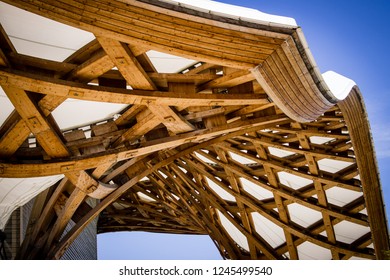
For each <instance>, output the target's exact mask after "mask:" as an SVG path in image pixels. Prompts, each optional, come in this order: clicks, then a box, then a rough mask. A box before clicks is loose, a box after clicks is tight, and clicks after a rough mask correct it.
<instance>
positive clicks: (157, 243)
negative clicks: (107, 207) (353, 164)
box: [98, 0, 390, 259]
mask: <svg viewBox="0 0 390 280" xmlns="http://www.w3.org/2000/svg"><path fill="white" fill-rule="evenodd" d="M220 2H224V3H229V4H234V5H240V6H244V7H248V8H254V9H257V10H260V11H262V12H265V13H270V14H275V15H281V16H288V17H292V18H294V19H295V20H296V21H297V23H298V25H299V26H301V27H302V29H303V33H304V35H305V37H306V40H307V42H308V45H309V48H310V49H311V52H312V53H313V56H314V58H315V60H316V62H317V65H318V67H319V68H320V71H321V72H322V73H324V72H326V71H328V70H332V71H335V72H337V73H339V74H342V75H344V76H346V77H348V78H350V79H352V80H354V81H355V82H356V84H357V85H358V86H359V88H360V90H361V91H362V94H363V98H364V101H365V104H366V108H367V111H368V117H369V120H370V124H371V129H372V135H373V139H374V145H375V150H376V154H377V160H378V164H379V171H380V176H381V182H382V191H383V195H384V200H385V205H386V210H387V216H388V217H389V216H390V209H389V207H390V186H389V185H390V147H389V144H390V122H389V121H390V86H389V85H390V70H389V67H390V55H389V54H388V48H389V45H390V38H389V35H390V32H389V31H388V26H389V23H388V16H389V14H390V2H389V1H386V0H371V1H351V0H327V1H319V0H317V1H316V0H314V1H313V0H312V1H309V0H299V1H293V0H257V1H256V0H253V1H237V0H223V1H220ZM110 235H111V236H110ZM113 240H115V242H114V241H113ZM98 254H99V258H100V259H220V256H219V253H218V251H217V249H216V248H215V246H214V244H213V243H212V241H211V239H210V238H209V237H208V236H181V235H166V234H165V235H162V234H149V233H113V234H103V235H98Z"/></svg>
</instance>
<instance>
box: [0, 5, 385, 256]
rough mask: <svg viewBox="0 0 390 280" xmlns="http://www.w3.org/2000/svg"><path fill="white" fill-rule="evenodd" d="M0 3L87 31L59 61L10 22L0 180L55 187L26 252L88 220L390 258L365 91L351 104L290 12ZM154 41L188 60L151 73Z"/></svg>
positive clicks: (249, 252)
mask: <svg viewBox="0 0 390 280" xmlns="http://www.w3.org/2000/svg"><path fill="white" fill-rule="evenodd" d="M1 2H4V3H7V5H12V6H14V7H17V8H20V9H23V10H25V11H27V12H29V13H33V14H37V15H40V16H42V17H46V18H48V19H51V20H54V21H56V22H59V23H62V24H65V25H68V26H72V27H74V28H77V29H81V30H84V31H87V32H89V34H93V40H91V41H90V42H89V43H87V44H85V45H84V46H82V47H81V48H79V49H77V50H76V51H75V52H74V53H72V54H71V55H70V56H68V57H67V58H66V59H63V60H61V61H55V60H51V59H46V58H41V57H34V56H32V55H26V54H23V53H20V52H18V50H17V48H16V47H15V45H14V42H15V40H13V39H15V38H10V36H9V34H8V33H7V30H6V28H5V27H1V32H0V85H1V87H2V88H3V90H4V93H5V96H6V98H7V100H8V101H9V102H10V104H12V106H13V108H14V110H13V111H12V112H11V113H10V114H9V116H8V117H7V118H6V119H5V120H4V122H3V123H1V122H0V125H1V127H0V177H1V178H3V179H4V180H3V181H1V179H0V188H2V187H4V186H3V185H2V184H1V182H3V183H4V184H5V183H6V182H10V180H9V181H7V180H5V179H11V178H15V180H22V179H24V180H32V179H33V178H37V177H39V178H50V179H48V180H51V181H50V182H52V183H51V184H52V185H51V187H48V188H46V189H45V190H43V191H41V192H40V193H39V194H38V196H37V197H36V199H35V204H34V208H33V211H32V213H31V217H30V222H29V228H28V231H27V235H26V238H25V239H24V242H23V245H22V247H21V249H20V252H19V254H18V258H20V259H42V258H46V259H58V258H60V257H61V256H62V254H63V253H64V252H65V250H66V249H67V248H68V247H69V245H70V244H71V243H72V241H73V240H74V239H75V238H76V237H77V236H78V234H79V233H80V232H81V231H83V229H84V228H85V227H86V226H87V225H88V224H89V223H90V222H91V221H92V220H94V219H95V218H99V221H98V232H99V233H104V232H113V231H150V232H160V233H182V234H207V235H209V236H210V237H211V238H212V240H213V241H214V243H215V244H216V246H217V248H218V249H219V251H220V253H221V255H222V257H223V258H226V259H303V258H305V256H310V257H311V258H319V259H327V258H328V259H351V258H363V259H382V258H384V251H386V250H389V235H388V229H387V221H386V217H385V211H384V206H383V199H382V194H381V190H380V181H379V176H378V170H377V164H376V159H375V155H374V151H373V145H372V139H371V134H370V128H369V124H368V120H367V116H366V111H365V108H364V104H363V101H362V97H361V94H360V92H359V88H358V87H357V86H354V85H351V86H350V87H348V92H347V94H348V96H347V97H345V99H343V98H344V96H343V97H340V96H339V95H338V94H336V93H335V91H334V90H333V89H332V90H331V88H332V87H331V81H330V80H329V81H328V80H327V81H325V80H326V76H325V75H324V76H323V75H321V73H320V72H319V70H318V69H317V67H316V64H315V61H314V59H313V57H312V56H311V54H310V51H309V49H308V46H307V43H306V41H305V39H304V36H303V33H302V30H301V29H300V28H299V27H298V26H296V25H294V23H293V22H291V21H290V22H287V23H286V22H278V21H275V22H271V21H267V20H264V19H261V18H260V19H258V20H256V19H254V18H245V17H244V16H242V17H239V16H232V15H227V14H224V13H223V12H215V11H214V12H211V11H207V10H205V9H201V8H199V7H198V8H197V7H193V6H189V5H185V4H183V3H179V4H178V3H177V2H175V1H165V0H164V1H157V0H139V1H134V0H115V1H114V0H61V1H58V0H34V1H33V0H1ZM179 2H180V1H179ZM4 5H5V4H4ZM48 45H49V44H48ZM151 51H156V52H158V53H165V54H169V55H170V58H171V59H172V58H175V59H176V58H177V59H182V61H184V64H186V65H185V66H182V67H181V69H176V70H174V72H170V73H167V72H165V73H164V72H161V71H158V69H157V67H156V64H155V62H154V60H153V58H152V57H151V55H150V52H151ZM167 64H168V65H167ZM169 64H174V63H172V61H171V60H169V62H168V63H165V66H168V67H169V66H172V65H169ZM330 76H332V75H330ZM67 100H68V101H69V100H71V101H72V102H73V103H72V102H70V103H69V104H70V107H71V109H72V104H73V105H74V107H73V110H74V111H71V112H72V113H71V114H68V115H66V116H65V118H75V119H76V123H77V121H79V123H78V125H76V126H73V127H65V128H64V127H61V125H59V123H60V122H61V121H63V120H61V119H60V118H61V117H59V115H56V114H55V112H57V111H56V110H59V109H58V108H61V106H63V104H65V102H66V101H67ZM2 102H3V101H2ZM83 102H85V103H83ZM88 102H89V103H88ZM97 103H98V104H101V105H103V107H104V106H111V105H112V104H120V105H121V106H122V107H120V108H121V109H120V110H118V109H117V112H115V114H112V116H111V117H109V118H105V119H102V120H93V119H92V118H91V119H90V120H88V121H87V123H85V122H84V121H81V120H78V119H77V116H78V115H79V114H80V115H81V114H82V113H83V112H81V111H80V110H76V109H75V108H79V107H76V104H97ZM4 104H5V103H2V104H1V105H0V106H5V105H4ZM82 106H84V107H82V108H83V109H82V110H85V111H86V112H87V116H88V114H92V113H93V112H92V111H89V110H92V109H91V108H94V107H88V106H89V105H82ZM91 106H92V105H91ZM118 108H119V107H118ZM53 176H54V177H53ZM55 176H57V177H55ZM58 176H59V177H58ZM0 194H1V192H0ZM91 198H93V199H95V200H96V203H95V205H94V206H91V204H89V203H87V201H88V199H91ZM70 220H73V222H74V226H73V227H72V228H71V229H70V230H69V231H67V232H66V233H64V230H65V227H66V225H67V224H68V223H69V221H70Z"/></svg>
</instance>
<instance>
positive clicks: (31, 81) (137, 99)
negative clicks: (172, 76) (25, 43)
mask: <svg viewBox="0 0 390 280" xmlns="http://www.w3.org/2000/svg"><path fill="white" fill-rule="evenodd" d="M253 80H254V78H253ZM0 85H1V86H14V87H18V88H23V89H25V90H28V91H32V92H39V93H42V94H46V95H49V96H51V95H53V96H56V97H62V98H74V99H79V100H88V101H96V102H108V103H122V104H137V105H166V106H185V107H188V106H236V105H265V104H269V101H268V100H267V99H266V96H264V95H253V94H245V93H242V94H223V95H222V94H202V93H198V94H191V93H186V92H178V93H175V92H165V91H164V92H163V91H157V90H156V91H152V90H126V89H116V88H105V87H101V86H99V87H97V86H89V85H85V84H81V83H75V82H69V81H64V80H59V79H53V78H44V77H42V76H38V75H34V74H28V73H20V72H19V73H12V72H8V71H6V70H0Z"/></svg>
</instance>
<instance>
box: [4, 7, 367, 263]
mask: <svg viewBox="0 0 390 280" xmlns="http://www.w3.org/2000/svg"><path fill="white" fill-rule="evenodd" d="M164 1H166V2H176V3H178V4H179V5H182V6H187V7H190V8H196V9H198V10H204V11H206V12H209V13H213V14H216V15H222V16H228V17H233V18H238V19H242V20H247V21H252V22H253V21H255V22H261V23H265V22H266V23H268V24H270V25H272V24H276V25H277V24H283V25H290V26H297V24H296V22H295V20H294V19H292V18H286V17H280V16H273V15H268V14H265V13H262V12H260V11H257V10H254V9H248V8H243V7H237V6H233V5H228V4H224V3H219V2H215V1H209V0H198V1H192V0H172V1H167V0H164ZM21 19H23V20H21ZM0 23H1V24H2V26H3V28H4V29H5V31H6V32H7V34H8V36H9V37H10V39H11V41H12V43H13V44H14V46H15V48H16V50H17V51H18V52H19V53H21V54H26V55H30V56H34V57H40V58H44V59H49V60H55V61H63V60H64V59H66V58H67V57H69V56H70V55H71V54H73V53H74V52H75V51H76V50H77V49H79V48H80V47H82V46H83V45H85V44H87V43H88V42H90V41H91V40H93V39H94V36H93V34H91V33H88V32H85V31H82V30H79V29H76V28H73V27H69V26H66V25H63V24H61V23H57V22H54V21H52V20H49V19H46V18H43V17H40V16H37V15H34V14H31V13H28V12H26V11H23V10H20V9H18V8H15V7H12V6H10V5H8V4H5V3H2V2H0ZM147 54H148V56H149V58H150V59H151V61H152V63H153V64H154V66H155V68H156V69H157V71H158V72H161V73H175V72H178V71H180V70H182V69H185V68H186V67H188V66H190V65H193V64H194V63H195V62H196V61H194V60H188V59H183V58H180V57H176V56H172V55H169V54H163V53H160V52H156V51H149V52H148V53H147ZM323 78H324V80H325V82H326V83H327V84H328V86H329V88H330V90H331V91H332V93H333V94H334V95H335V96H336V97H337V98H339V99H343V98H345V97H346V95H347V94H348V93H349V91H350V90H351V88H352V87H353V86H354V85H355V83H354V82H353V81H352V80H350V79H347V78H345V77H343V76H341V75H339V74H337V73H334V72H327V73H325V74H324V75H323ZM0 106H1V110H0V124H3V123H4V121H5V120H6V118H7V117H8V116H9V114H10V113H11V112H12V111H13V110H14V107H13V105H12V103H11V102H10V101H9V99H8V97H7V96H6V94H5V93H4V91H3V90H2V89H1V88H0ZM125 106H126V105H124V104H112V103H111V104H108V103H99V102H89V101H80V100H74V99H68V100H67V101H65V102H64V103H63V104H61V105H60V106H59V107H58V108H57V109H56V110H55V111H54V112H53V116H54V118H55V119H56V121H57V122H58V124H59V126H60V128H61V129H63V130H67V129H71V128H74V127H79V126H83V125H88V124H91V123H95V122H99V121H102V120H105V119H108V118H112V117H113V116H114V115H115V114H117V113H118V112H120V111H121V110H122V109H123V108H124V107H125ZM332 140H334V139H333V138H326V137H317V136H312V137H310V141H311V142H312V143H314V144H323V143H326V142H329V141H332ZM269 150H270V152H271V154H272V155H274V156H276V157H280V158H283V157H288V156H291V155H293V154H294V153H292V152H287V151H284V150H281V149H277V148H272V147H270V148H269ZM197 156H198V157H199V158H200V159H201V160H203V161H205V162H208V163H214V162H212V161H210V160H209V159H207V158H206V157H204V156H202V155H200V154H198V153H197ZM230 156H231V157H232V159H233V160H236V161H239V162H241V163H242V164H252V163H254V162H252V161H251V160H249V159H247V158H244V157H242V156H240V155H237V154H234V153H230ZM348 165H349V163H345V162H341V161H336V160H326V159H324V160H321V161H319V168H320V169H321V170H324V171H326V172H330V173H334V172H336V171H338V170H340V169H343V168H345V167H347V166H348ZM278 177H279V181H280V183H281V184H283V185H285V186H287V187H290V188H292V189H300V188H302V187H304V186H306V185H307V184H310V183H312V181H311V180H308V179H305V178H301V177H298V176H295V175H292V174H289V173H286V172H279V173H278ZM61 178H62V175H58V176H50V177H40V178H26V179H7V178H0V229H2V228H3V227H4V225H5V222H6V221H7V220H8V218H9V216H10V214H11V213H12V211H13V210H14V209H16V208H17V207H19V206H21V205H23V204H24V203H26V202H28V201H29V200H30V199H31V198H33V197H34V196H35V195H37V194H38V193H39V192H41V191H42V190H44V189H46V188H47V187H49V186H51V185H53V184H54V183H55V182H57V181H58V180H60V179H61ZM240 180H241V183H242V185H243V187H244V189H245V191H247V192H248V193H249V194H251V195H252V196H253V197H254V198H256V199H259V200H261V199H265V198H268V197H271V192H269V191H267V190H265V189H263V188H261V187H260V186H258V185H256V184H254V183H251V182H249V181H248V180H246V179H243V178H241V179H240ZM207 181H208V184H209V186H210V188H211V189H213V190H214V191H215V192H216V193H217V195H219V196H220V197H222V198H224V199H226V200H230V201H235V198H234V197H233V196H232V195H231V194H229V193H228V192H226V191H225V190H223V189H222V188H221V187H220V186H218V185H217V184H216V183H214V182H212V181H211V180H209V179H208V180H207ZM326 194H327V197H328V200H329V202H330V203H332V204H334V205H337V206H344V205H345V204H347V203H349V202H351V201H353V200H354V199H356V198H358V197H359V196H361V195H362V193H358V192H354V191H350V190H346V189H342V188H340V187H336V186H334V187H331V188H328V189H327V190H326ZM138 195H139V196H140V197H141V198H142V199H144V200H149V201H151V200H152V199H151V198H150V197H148V196H146V195H144V194H141V193H139V194H138ZM313 197H316V196H313ZM275 210H277V209H275ZM288 210H289V212H290V215H291V219H292V220H293V221H294V222H296V223H297V224H299V225H302V226H308V225H310V224H312V223H314V222H316V221H318V220H319V219H321V218H322V217H321V215H320V213H319V212H316V211H314V210H311V209H309V208H307V207H305V206H302V205H299V204H296V203H293V204H290V205H288ZM218 214H219V217H220V221H221V223H222V224H223V226H224V227H225V228H226V229H227V231H228V232H229V234H230V236H231V237H232V238H233V240H235V241H236V242H237V244H239V245H240V246H241V247H242V248H244V249H248V242H247V239H246V237H245V236H244V235H243V234H242V233H241V232H240V231H239V230H238V229H237V228H236V227H235V226H234V225H233V224H232V223H231V222H230V221H229V220H228V219H227V218H226V217H225V216H224V215H223V214H222V213H220V212H219V211H218ZM252 218H253V223H254V227H255V230H256V231H257V232H258V233H259V234H261V235H262V236H263V238H264V239H265V240H266V241H267V242H269V244H270V245H271V246H273V247H277V246H279V245H281V244H282V243H283V242H284V241H285V237H284V232H283V230H282V228H280V227H279V226H278V225H276V224H274V223H273V222H271V221H269V220H267V219H266V218H265V217H263V216H262V215H260V214H259V213H252ZM368 230H369V229H368V227H361V226H356V225H355V224H351V223H347V222H345V223H344V222H342V223H339V224H338V225H336V226H335V232H336V237H337V239H338V240H340V241H344V242H347V243H351V242H353V241H354V240H356V239H357V238H358V237H360V236H361V234H364V233H365V232H367V231H368ZM323 234H325V235H326V233H323ZM298 253H299V256H300V258H303V259H315V258H319V259H330V258H331V253H330V251H329V250H326V249H323V248H321V247H319V246H317V245H315V244H313V243H310V242H304V243H303V244H301V245H299V246H298ZM286 255H287V256H288V253H287V254H286Z"/></svg>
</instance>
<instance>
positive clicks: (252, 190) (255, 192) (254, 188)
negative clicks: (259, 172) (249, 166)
mask: <svg viewBox="0 0 390 280" xmlns="http://www.w3.org/2000/svg"><path fill="white" fill-rule="evenodd" d="M240 181H241V184H242V187H243V188H244V190H245V191H246V192H248V193H249V194H251V195H252V196H254V197H255V198H257V199H259V200H263V199H267V198H272V197H273V196H274V195H273V193H272V192H270V191H269V190H266V189H264V188H262V187H261V186H259V185H256V184H254V183H252V182H251V181H249V180H247V179H245V178H240Z"/></svg>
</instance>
